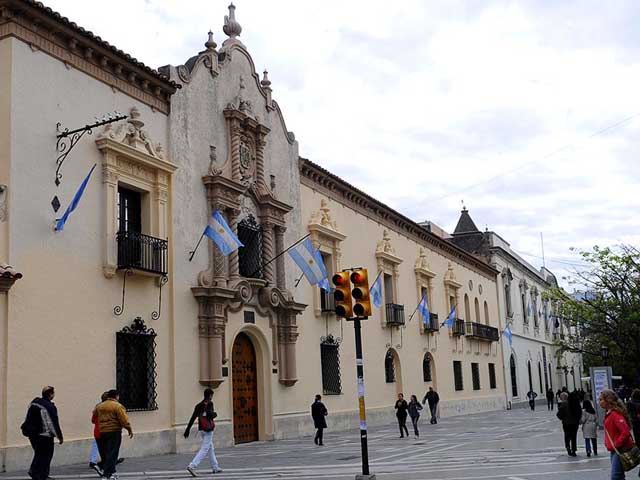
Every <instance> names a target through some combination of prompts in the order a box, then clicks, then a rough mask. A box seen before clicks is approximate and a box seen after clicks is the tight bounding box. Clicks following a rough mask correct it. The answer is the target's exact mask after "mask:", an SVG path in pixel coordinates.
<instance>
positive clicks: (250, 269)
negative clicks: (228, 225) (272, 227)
mask: <svg viewBox="0 0 640 480" xmlns="http://www.w3.org/2000/svg"><path fill="white" fill-rule="evenodd" d="M238 239H239V240H240V242H242V244H243V245H244V247H240V248H239V249H238V260H239V266H240V275H241V276H242V277H249V276H253V278H262V275H263V273H262V265H263V262H262V225H259V224H258V223H257V222H256V219H255V217H254V216H253V215H249V216H247V218H245V219H243V220H242V221H241V222H240V223H238Z"/></svg>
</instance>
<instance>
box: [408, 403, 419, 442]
mask: <svg viewBox="0 0 640 480" xmlns="http://www.w3.org/2000/svg"><path fill="white" fill-rule="evenodd" d="M408 410H409V416H410V417H411V423H412V424H413V433H414V434H415V436H416V437H419V436H420V432H418V420H419V419H420V410H422V405H421V404H420V402H419V401H418V397H416V396H415V395H411V399H410V400H409V407H408ZM407 435H409V434H408V433H407Z"/></svg>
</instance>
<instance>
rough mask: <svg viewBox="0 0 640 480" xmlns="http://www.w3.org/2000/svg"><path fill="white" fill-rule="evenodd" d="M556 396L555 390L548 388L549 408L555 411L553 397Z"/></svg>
mask: <svg viewBox="0 0 640 480" xmlns="http://www.w3.org/2000/svg"><path fill="white" fill-rule="evenodd" d="M554 398H555V394H554V393H553V390H551V389H549V390H547V410H549V411H553V399H554Z"/></svg>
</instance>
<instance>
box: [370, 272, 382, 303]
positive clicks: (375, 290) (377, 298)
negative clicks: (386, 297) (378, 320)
mask: <svg viewBox="0 0 640 480" xmlns="http://www.w3.org/2000/svg"><path fill="white" fill-rule="evenodd" d="M369 293H370V294H371V298H372V299H373V304H374V305H375V306H376V308H380V307H381V306H382V274H380V275H378V278H376V281H375V282H373V285H371V288H370V289H369Z"/></svg>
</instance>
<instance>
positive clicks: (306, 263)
mask: <svg viewBox="0 0 640 480" xmlns="http://www.w3.org/2000/svg"><path fill="white" fill-rule="evenodd" d="M289 255H291V258H293V261H294V262H296V264H297V265H298V266H299V267H300V270H302V273H303V274H304V276H305V277H307V280H309V283H310V284H311V285H316V284H317V283H321V285H320V286H321V288H324V287H323V285H324V286H326V285H327V284H328V282H327V283H324V282H323V280H325V279H326V278H327V270H326V269H325V268H324V262H323V261H322V255H320V252H319V251H318V250H317V249H316V248H315V247H314V246H313V244H312V243H311V239H310V238H306V239H305V240H304V242H302V243H299V244H298V245H296V246H295V247H293V248H292V249H291V250H289ZM325 290H326V288H325Z"/></svg>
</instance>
